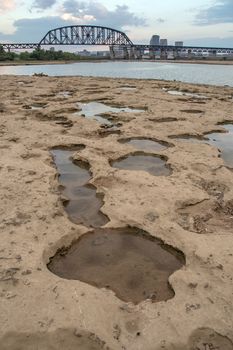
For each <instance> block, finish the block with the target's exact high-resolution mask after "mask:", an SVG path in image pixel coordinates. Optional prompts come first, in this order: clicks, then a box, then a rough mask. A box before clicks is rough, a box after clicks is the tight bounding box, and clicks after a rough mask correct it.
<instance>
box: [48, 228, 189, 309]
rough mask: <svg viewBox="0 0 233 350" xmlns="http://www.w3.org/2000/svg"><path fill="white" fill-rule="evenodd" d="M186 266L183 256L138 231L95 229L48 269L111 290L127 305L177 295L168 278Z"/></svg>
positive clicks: (63, 253)
mask: <svg viewBox="0 0 233 350" xmlns="http://www.w3.org/2000/svg"><path fill="white" fill-rule="evenodd" d="M184 263H185V259H184V256H183V254H182V253H178V252H177V251H176V250H175V249H173V248H172V247H169V248H168V247H167V246H166V245H164V244H163V243H162V242H160V241H159V240H156V239H152V237H151V236H150V235H149V234H146V233H145V232H143V231H140V230H139V229H136V228H135V229H134V228H121V229H96V230H95V231H94V232H89V233H87V234H85V235H83V236H82V237H81V238H80V239H79V240H78V241H76V242H75V243H73V244H72V246H71V247H70V248H67V249H63V250H60V251H58V252H57V253H56V255H55V256H54V257H53V258H52V259H51V260H50V263H49V264H48V268H49V270H50V271H52V272H53V273H54V274H56V275H58V276H60V277H62V278H66V279H74V280H80V281H83V282H86V283H89V284H91V285H94V286H96V287H99V288H108V289H111V290H112V291H113V292H115V294H116V296H117V297H118V298H119V299H121V300H124V301H126V302H130V301H131V302H133V303H135V304H137V303H139V302H141V301H143V300H145V299H152V301H154V302H157V301H161V300H167V299H170V298H172V297H173V296H174V292H173V290H172V289H171V287H170V285H169V283H168V277H169V276H170V275H171V274H172V273H173V272H174V271H176V270H178V269H180V268H181V267H182V266H183V265H184Z"/></svg>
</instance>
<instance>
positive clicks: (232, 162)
mask: <svg viewBox="0 0 233 350" xmlns="http://www.w3.org/2000/svg"><path fill="white" fill-rule="evenodd" d="M222 126H223V127H224V128H225V129H226V130H227V131H228V132H227V133H219V132H218V133H216V132H215V133H211V134H206V135H205V136H206V137H208V139H209V140H208V143H209V144H211V145H213V146H215V147H217V148H218V149H220V151H221V157H222V158H223V160H224V162H225V164H226V165H227V166H229V167H230V168H233V124H224V125H222Z"/></svg>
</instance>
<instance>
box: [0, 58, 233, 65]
mask: <svg viewBox="0 0 233 350" xmlns="http://www.w3.org/2000/svg"><path fill="white" fill-rule="evenodd" d="M107 61H110V60H108V59H104V58H101V59H98V60H95V59H88V60H79V61H65V60H64V61H2V62H0V66H34V65H42V66H43V65H56V64H73V63H83V62H85V63H88V62H89V63H99V62H107ZM117 61H118V60H117ZM117 61H116V60H113V61H112V62H117ZM119 61H123V60H119ZM126 62H129V61H128V60H127V61H126ZM130 62H158V63H185V64H212V65H226V66H228V65H233V60H231V61H219V60H130Z"/></svg>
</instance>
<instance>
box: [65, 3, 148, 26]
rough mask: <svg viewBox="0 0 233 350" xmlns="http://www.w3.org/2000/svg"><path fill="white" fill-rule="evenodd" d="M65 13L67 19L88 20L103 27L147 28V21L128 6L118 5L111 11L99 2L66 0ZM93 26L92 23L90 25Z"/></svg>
mask: <svg viewBox="0 0 233 350" xmlns="http://www.w3.org/2000/svg"><path fill="white" fill-rule="evenodd" d="M63 13H64V15H65V16H67V17H66V18H69V16H70V18H73V19H75V18H77V20H83V19H84V18H88V19H90V20H92V21H93V22H94V24H99V25H103V26H108V27H112V28H116V29H122V28H123V27H124V26H145V25H146V20H145V19H144V18H142V17H138V16H136V15H135V14H134V13H133V12H130V11H129V7H128V6H126V5H117V6H116V8H115V9H114V10H112V11H111V10H109V9H108V8H107V7H106V6H104V5H103V4H101V3H100V2H98V1H76V0H66V1H65V2H64V3H63ZM89 24H91V23H89Z"/></svg>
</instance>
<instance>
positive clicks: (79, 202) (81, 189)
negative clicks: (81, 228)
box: [51, 146, 108, 227]
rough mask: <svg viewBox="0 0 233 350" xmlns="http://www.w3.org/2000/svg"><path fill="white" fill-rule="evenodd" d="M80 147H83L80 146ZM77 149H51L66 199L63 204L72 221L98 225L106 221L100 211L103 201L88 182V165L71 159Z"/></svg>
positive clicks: (93, 225) (89, 175)
mask: <svg viewBox="0 0 233 350" xmlns="http://www.w3.org/2000/svg"><path fill="white" fill-rule="evenodd" d="M80 149H83V147H81V146H80V148H79V150H80ZM77 150H78V149H77V148H76V149H73V150H66V149H53V150H51V153H52V155H53V158H54V162H55V164H56V167H57V170H58V173H59V182H60V183H61V185H62V187H63V188H64V189H62V194H63V195H64V197H65V198H67V199H68V202H65V204H64V205H65V210H66V212H67V214H68V216H69V218H70V220H71V221H72V222H74V223H77V224H84V225H86V226H92V227H100V226H102V225H104V224H106V223H107V222H108V219H107V217H106V216H105V215H104V214H103V213H101V212H100V208H101V207H102V205H103V201H102V200H101V198H99V197H97V195H96V189H95V187H94V186H92V185H90V184H88V182H89V181H90V179H91V174H90V172H89V165H88V164H87V163H85V162H82V161H72V159H71V157H72V155H73V153H74V151H77Z"/></svg>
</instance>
